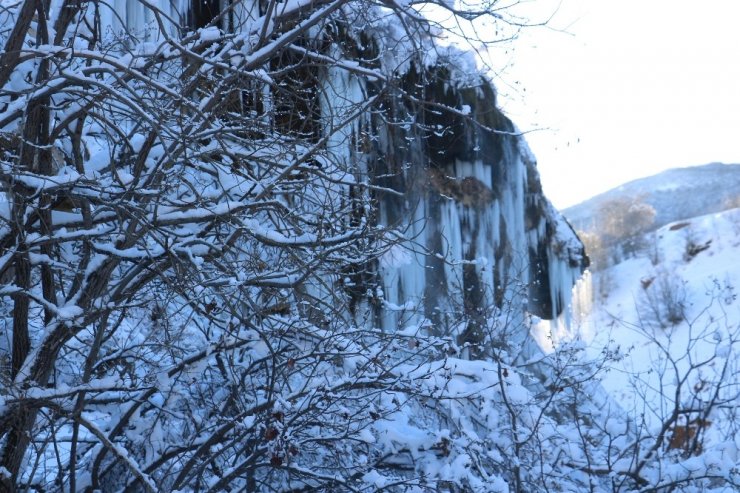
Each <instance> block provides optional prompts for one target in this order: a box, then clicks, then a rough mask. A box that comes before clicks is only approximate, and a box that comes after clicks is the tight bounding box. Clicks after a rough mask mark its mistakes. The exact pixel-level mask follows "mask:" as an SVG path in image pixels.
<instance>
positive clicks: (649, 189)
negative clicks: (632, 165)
mask: <svg viewBox="0 0 740 493" xmlns="http://www.w3.org/2000/svg"><path fill="white" fill-rule="evenodd" d="M739 191H740V164H721V163H711V164H706V165H703V166H692V167H687V168H674V169H669V170H667V171H664V172H662V173H658V174H656V175H653V176H650V177H647V178H640V179H638V180H634V181H631V182H629V183H625V184H624V185H621V186H619V187H617V188H614V189H612V190H609V191H608V192H605V193H603V194H600V195H597V196H595V197H593V198H591V199H589V200H586V201H584V202H582V203H580V204H577V205H574V206H573V207H569V208H567V209H565V210H564V211H563V214H564V215H565V217H567V218H568V221H570V223H571V224H572V225H573V227H575V228H576V229H577V230H580V231H593V230H594V229H595V227H594V226H595V221H596V216H597V214H598V211H599V207H600V206H601V205H602V204H604V203H606V202H609V201H612V200H615V199H620V198H623V199H630V200H634V199H640V201H643V202H646V203H648V204H650V205H651V206H653V207H654V208H655V211H656V213H657V214H656V216H655V227H656V228H657V227H660V226H663V225H665V224H668V223H669V222H672V221H678V220H682V219H686V218H691V217H697V216H700V215H704V214H710V213H714V212H720V211H722V210H725V209H727V205H728V204H730V203H733V201H734V200H737V198H738V195H739V194H740V192H739ZM677 197H681V199H680V200H677ZM737 205H738V204H737V203H734V206H735V207H737Z"/></svg>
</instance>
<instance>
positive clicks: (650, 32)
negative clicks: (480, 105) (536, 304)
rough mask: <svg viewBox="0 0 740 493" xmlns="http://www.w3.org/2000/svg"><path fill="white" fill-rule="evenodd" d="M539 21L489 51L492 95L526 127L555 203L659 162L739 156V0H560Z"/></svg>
mask: <svg viewBox="0 0 740 493" xmlns="http://www.w3.org/2000/svg"><path fill="white" fill-rule="evenodd" d="M557 4H558V2H557V1H551V0H534V1H530V2H526V9H527V11H526V14H527V15H528V16H529V17H530V18H532V19H533V20H542V19H544V18H545V17H547V16H548V15H549V14H550V13H551V12H552V11H553V10H555V8H556V6H557ZM550 26H551V28H550V29H548V28H528V29H525V30H524V31H523V32H522V34H521V36H520V38H519V39H518V40H517V41H516V42H515V43H514V46H513V49H512V47H507V48H504V47H502V48H501V49H500V50H499V51H498V52H497V51H496V50H494V52H493V56H494V57H495V58H496V61H497V63H499V64H503V65H505V68H504V69H503V72H502V73H501V74H500V77H499V78H498V79H497V86H498V87H499V92H500V97H499V103H500V104H501V105H502V106H503V107H504V110H505V111H506V112H507V113H508V114H509V115H510V116H511V117H512V119H513V120H514V121H515V123H516V124H517V125H518V126H519V127H520V129H522V130H524V131H530V130H532V131H531V132H530V133H528V136H527V140H528V141H529V143H530V147H531V148H532V150H533V151H534V153H535V155H536V156H537V158H538V163H539V169H540V173H541V176H542V181H543V185H544V188H545V192H546V193H547V195H548V196H549V197H550V199H551V200H552V201H553V203H554V204H555V205H556V207H559V208H564V207H568V206H570V205H573V204H576V203H578V202H580V201H582V200H585V199H587V198H588V197H590V196H593V195H595V194H598V193H600V192H603V191H605V190H608V189H610V188H612V187H614V186H617V185H619V184H620V183H623V182H627V181H630V180H633V179H635V178H639V177H642V176H648V175H652V174H655V173H657V172H659V171H661V170H663V169H666V168H672V167H680V166H690V165H697V164H705V163H709V162H715V161H720V162H726V163H729V162H734V163H740V2H737V1H735V0H704V1H702V2H695V1H687V0H620V1H614V0H562V3H561V6H560V9H559V10H558V11H557V14H556V15H555V17H554V18H553V19H552V21H551V22H550ZM558 29H564V30H566V31H567V32H568V33H569V34H566V33H563V32H559V31H558ZM535 129H543V130H535Z"/></svg>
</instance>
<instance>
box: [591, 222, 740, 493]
mask: <svg viewBox="0 0 740 493" xmlns="http://www.w3.org/2000/svg"><path fill="white" fill-rule="evenodd" d="M644 244H645V245H647V248H645V249H644V250H642V251H640V252H638V253H637V254H636V255H635V256H634V257H631V258H627V259H626V260H624V261H622V262H620V263H618V264H617V265H615V266H613V267H610V268H608V269H605V270H603V271H601V272H598V273H595V274H594V275H593V279H592V289H593V296H594V304H593V310H592V312H591V313H588V314H583V316H582V317H581V318H580V326H579V327H578V331H579V335H580V337H581V339H582V340H583V341H584V342H586V343H587V346H588V353H589V354H590V356H591V357H592V358H595V359H597V360H603V361H605V364H606V366H607V371H606V372H605V373H604V377H603V385H604V387H605V388H606V389H607V391H608V392H609V393H610V394H611V395H612V396H613V397H614V398H615V400H616V401H617V402H619V403H620V404H621V406H622V408H623V409H624V411H625V412H626V413H627V415H629V416H631V419H632V420H634V426H636V428H637V429H641V431H640V433H641V434H642V435H644V436H646V437H648V438H652V439H653V442H651V441H650V440H649V439H648V440H646V441H645V443H646V444H648V445H649V444H650V443H658V442H661V444H660V445H659V447H658V448H659V449H660V448H663V449H666V448H667V449H669V450H673V451H674V452H675V453H677V454H679V453H680V454H683V455H684V456H685V457H689V456H692V455H695V456H697V457H696V458H695V460H694V461H693V462H691V463H689V462H687V463H684V464H683V466H682V467H686V468H688V469H692V468H693V470H695V472H696V471H699V470H701V471H703V472H702V473H707V474H709V473H708V472H707V471H709V470H710V469H712V468H714V469H712V470H714V471H715V473H716V472H717V471H720V470H722V471H724V472H723V473H722V474H725V473H726V472H727V470H726V469H723V468H725V467H726V466H727V465H728V464H733V463H734V462H735V461H736V460H737V449H738V446H739V445H740V437H738V435H737V433H736V432H737V426H738V423H739V420H738V416H737V415H736V407H735V406H736V405H737V403H738V396H739V395H740V374H738V370H740V347H739V346H738V342H739V341H740V301H739V300H738V290H739V289H740V209H733V210H728V211H725V212H723V213H719V214H711V215H705V216H701V217H696V218H692V219H690V220H686V221H682V222H676V223H672V224H669V225H666V226H664V227H662V228H660V229H659V230H657V231H656V232H654V233H651V234H649V235H648V236H647V241H645V242H644ZM577 318H579V317H577ZM667 471H668V469H666V470H664V471H662V472H661V474H668V472H667ZM697 474H698V472H697ZM668 476H670V474H668ZM659 480H660V481H664V477H663V476H661V478H660V479H659ZM681 491H684V490H681ZM692 491H693V490H692Z"/></svg>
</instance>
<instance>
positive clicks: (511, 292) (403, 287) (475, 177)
mask: <svg viewBox="0 0 740 493" xmlns="http://www.w3.org/2000/svg"><path fill="white" fill-rule="evenodd" d="M331 75H332V74H331V71H329V74H328V78H329V79H331ZM402 81H403V86H402V91H401V93H400V94H402V95H403V96H396V97H390V98H387V99H386V100H385V101H384V103H383V105H382V107H383V111H381V112H372V113H369V114H368V115H366V116H365V117H364V118H362V119H360V120H359V121H358V123H357V125H355V126H354V127H353V128H351V129H350V130H348V131H347V133H346V135H345V136H346V140H345V141H344V142H337V143H336V144H337V148H338V149H339V148H341V147H342V146H344V147H345V150H344V151H340V154H341V152H346V153H347V156H348V157H349V158H351V159H353V160H354V161H355V166H354V168H355V169H356V170H362V171H363V172H364V173H365V176H362V177H360V179H367V180H369V181H371V182H372V183H373V184H374V185H375V187H376V188H375V189H374V192H373V193H374V196H373V199H374V201H375V203H377V205H378V213H377V214H378V215H377V217H375V218H374V219H375V220H376V221H377V222H379V223H380V224H382V225H385V226H387V227H388V228H389V229H390V230H391V231H393V232H394V234H395V235H397V236H398V237H402V238H404V239H405V241H404V242H403V243H402V244H401V245H399V246H396V247H393V248H391V250H390V251H389V252H388V253H387V254H386V255H385V256H383V257H382V258H381V259H380V261H379V263H378V265H366V266H358V268H357V270H356V271H355V272H354V273H353V276H354V277H352V278H351V279H350V280H349V283H348V284H349V285H351V286H354V287H357V286H361V287H362V288H361V289H357V290H356V294H357V295H358V296H357V298H356V300H355V301H356V303H355V304H353V312H354V313H355V316H356V318H357V319H358V321H359V320H360V319H362V318H363V317H366V316H367V314H368V313H372V315H373V317H375V318H376V320H378V322H379V324H380V325H381V326H382V327H383V328H385V329H387V330H393V329H394V328H398V327H399V326H400V325H403V324H404V323H408V322H409V321H411V320H413V319H415V318H416V319H418V318H420V317H423V318H424V319H426V320H429V321H430V322H431V326H432V327H433V331H434V332H436V333H438V334H440V335H455V334H456V335H457V336H458V338H459V339H460V340H462V341H466V342H474V343H481V342H483V340H482V338H483V336H482V333H481V327H482V326H483V325H484V324H485V319H486V317H489V316H490V315H491V314H492V313H493V312H494V311H496V310H504V309H508V308H510V307H512V306H522V303H524V304H525V305H526V309H527V311H529V313H532V314H535V315H537V316H539V317H541V318H545V319H552V318H555V317H557V316H558V315H559V314H560V313H561V312H562V311H563V310H564V308H565V307H566V306H567V305H568V304H569V300H570V291H571V288H572V286H573V284H574V282H575V281H576V280H577V279H578V278H579V277H580V275H581V273H582V271H583V269H584V268H585V267H586V266H587V264H588V260H587V257H586V256H585V255H584V251H583V247H582V245H581V243H580V241H579V240H578V238H577V237H576V235H575V233H574V232H573V230H572V228H570V226H569V225H568V223H567V222H566V221H565V220H564V219H563V218H562V217H561V216H560V214H559V213H558V212H557V211H555V210H554V209H553V208H552V206H551V205H550V203H549V202H548V200H547V198H546V197H545V196H544V195H543V193H542V188H541V186H540V183H539V175H538V172H537V169H536V162H535V159H534V157H533V156H532V154H531V153H530V151H529V149H528V147H527V144H526V142H525V141H524V138H523V137H522V136H521V135H520V134H519V132H518V131H517V129H516V127H515V126H514V125H513V124H512V123H511V121H509V119H508V118H506V117H505V116H504V115H503V114H502V113H501V111H500V110H499V109H498V108H497V107H496V93H495V90H494V88H493V86H492V85H491V83H490V82H489V81H487V80H486V79H484V78H483V77H473V78H472V79H471V78H470V77H467V78H466V77H460V76H459V74H456V73H455V69H454V68H453V63H452V61H451V60H444V59H439V60H437V62H436V64H435V65H433V66H429V67H425V68H424V69H417V68H416V67H415V66H414V65H413V64H411V65H410V67H409V68H408V71H407V73H406V74H405V75H404V76H403V78H402ZM338 87H340V88H342V89H341V90H342V91H343V93H344V94H345V95H346V94H350V95H352V94H356V95H358V96H359V95H362V94H367V93H369V94H372V93H373V84H372V83H370V82H368V81H367V80H361V79H355V78H348V79H345V80H344V81H342V83H341V84H338V83H337V81H331V82H330V83H328V84H327V88H325V90H326V91H327V92H329V91H330V90H331V89H330V88H333V90H335V91H336V90H337V88H338ZM409 96H410V97H409ZM345 97H346V96H345ZM410 101H413V103H411V102H410ZM359 102H360V99H357V100H356V101H355V103H358V104H359ZM335 110H336V109H335ZM411 121H413V122H414V125H409V124H408V122H411ZM355 142H363V145H362V146H361V147H360V148H357V146H355V147H354V149H355V150H353V147H352V143H355ZM362 293H372V296H369V297H368V296H364V297H363V295H362ZM525 300H526V301H525ZM359 306H361V307H362V308H361V309H358V307H359ZM522 313H523V312H522ZM461 320H462V321H463V323H462V326H461Z"/></svg>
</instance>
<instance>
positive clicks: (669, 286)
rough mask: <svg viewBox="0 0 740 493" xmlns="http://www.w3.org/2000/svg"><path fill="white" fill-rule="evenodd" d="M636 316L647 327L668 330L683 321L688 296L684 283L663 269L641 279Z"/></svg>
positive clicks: (674, 274)
mask: <svg viewBox="0 0 740 493" xmlns="http://www.w3.org/2000/svg"><path fill="white" fill-rule="evenodd" d="M641 283H642V291H641V296H640V298H639V300H638V314H639V316H640V319H641V320H642V321H643V323H645V324H646V325H648V326H656V325H657V326H659V327H661V328H668V327H672V326H674V325H676V324H677V323H679V322H681V321H683V320H685V318H686V306H687V301H688V294H687V291H686V281H684V280H683V278H681V276H679V275H678V274H676V273H674V272H670V271H667V270H664V269H661V270H659V271H658V273H657V274H656V275H655V276H652V277H647V278H643V279H642V281H641Z"/></svg>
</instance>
